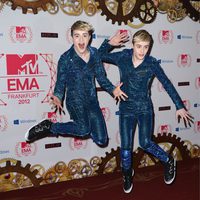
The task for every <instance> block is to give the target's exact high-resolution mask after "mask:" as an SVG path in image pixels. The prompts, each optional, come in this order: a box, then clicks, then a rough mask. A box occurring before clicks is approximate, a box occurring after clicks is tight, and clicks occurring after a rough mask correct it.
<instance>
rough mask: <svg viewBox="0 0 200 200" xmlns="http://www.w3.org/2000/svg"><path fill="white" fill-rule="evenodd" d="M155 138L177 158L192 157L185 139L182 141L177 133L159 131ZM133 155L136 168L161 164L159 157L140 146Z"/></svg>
mask: <svg viewBox="0 0 200 200" xmlns="http://www.w3.org/2000/svg"><path fill="white" fill-rule="evenodd" d="M153 140H154V141H155V142H156V143H157V144H158V145H159V146H161V148H162V149H164V150H165V151H166V152H168V153H169V154H170V155H171V156H173V157H174V158H175V159H176V160H188V159H191V153H190V151H189V150H188V148H187V146H186V145H185V144H184V141H181V138H179V137H177V136H176V135H172V134H171V133H163V134H161V133H159V134H158V135H157V136H153ZM133 157H134V160H135V162H134V168H141V167H145V166H146V165H157V164H158V165H159V164H160V162H159V160H158V159H157V158H155V157H154V156H152V155H151V154H146V153H145V152H144V151H143V150H142V149H141V148H140V147H139V148H138V149H137V150H136V151H135V152H134V155H133ZM136 158H137V159H136Z"/></svg>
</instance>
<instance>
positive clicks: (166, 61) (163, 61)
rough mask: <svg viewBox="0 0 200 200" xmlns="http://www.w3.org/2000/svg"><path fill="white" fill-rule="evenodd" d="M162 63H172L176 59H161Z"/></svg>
mask: <svg viewBox="0 0 200 200" xmlns="http://www.w3.org/2000/svg"><path fill="white" fill-rule="evenodd" d="M161 63H162V64H170V63H174V61H173V60H163V59H162V60H161Z"/></svg>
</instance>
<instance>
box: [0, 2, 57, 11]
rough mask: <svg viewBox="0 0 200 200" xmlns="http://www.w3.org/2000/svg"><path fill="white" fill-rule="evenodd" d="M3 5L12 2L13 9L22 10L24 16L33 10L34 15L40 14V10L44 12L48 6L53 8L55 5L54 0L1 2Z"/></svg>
mask: <svg viewBox="0 0 200 200" xmlns="http://www.w3.org/2000/svg"><path fill="white" fill-rule="evenodd" d="M1 1H2V2H3V3H5V2H10V3H11V8H12V9H13V10H15V9H16V8H17V7H21V8H22V12H23V14H26V13H27V12H28V10H32V11H33V13H34V14H37V13H38V9H42V10H44V11H46V10H47V4H51V5H52V6H53V5H54V4H55V1H54V0H31V1H30V0H1Z"/></svg>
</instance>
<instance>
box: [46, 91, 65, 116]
mask: <svg viewBox="0 0 200 200" xmlns="http://www.w3.org/2000/svg"><path fill="white" fill-rule="evenodd" d="M50 105H52V107H51V109H54V108H55V111H54V112H57V111H58V110H59V113H60V115H61V114H62V113H63V114H65V111H64V110H63V106H62V103H61V101H60V99H59V98H58V97H57V96H54V95H52V96H51V102H50Z"/></svg>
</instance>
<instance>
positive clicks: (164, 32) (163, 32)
mask: <svg viewBox="0 0 200 200" xmlns="http://www.w3.org/2000/svg"><path fill="white" fill-rule="evenodd" d="M169 35H170V34H169V30H163V31H162V38H163V39H164V40H166V39H167V40H169Z"/></svg>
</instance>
